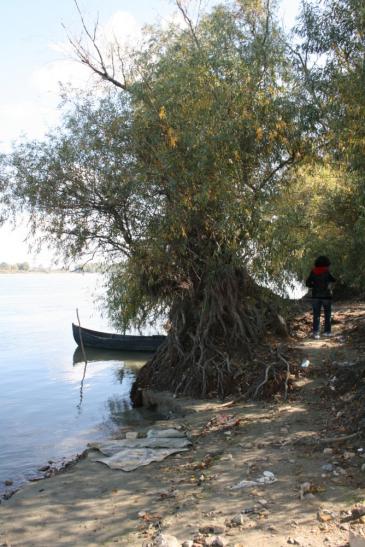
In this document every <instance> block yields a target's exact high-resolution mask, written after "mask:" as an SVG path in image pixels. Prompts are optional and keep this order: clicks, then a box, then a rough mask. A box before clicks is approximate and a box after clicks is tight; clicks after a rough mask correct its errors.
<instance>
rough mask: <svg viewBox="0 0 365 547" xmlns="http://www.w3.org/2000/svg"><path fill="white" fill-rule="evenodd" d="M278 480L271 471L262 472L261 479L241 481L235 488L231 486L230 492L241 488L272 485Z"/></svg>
mask: <svg viewBox="0 0 365 547" xmlns="http://www.w3.org/2000/svg"><path fill="white" fill-rule="evenodd" d="M277 480H278V479H277V478H276V477H275V475H274V473H272V472H271V471H264V472H263V474H262V475H261V477H258V478H257V479H256V480H254V481H246V480H243V481H241V482H239V483H238V484H236V485H235V486H231V487H230V488H231V490H239V489H241V488H249V487H250V486H258V485H261V484H272V483H274V482H276V481H277Z"/></svg>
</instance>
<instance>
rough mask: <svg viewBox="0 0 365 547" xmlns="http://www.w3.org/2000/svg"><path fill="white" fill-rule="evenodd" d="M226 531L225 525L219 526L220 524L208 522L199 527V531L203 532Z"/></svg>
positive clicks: (220, 532) (216, 532) (222, 532)
mask: <svg viewBox="0 0 365 547" xmlns="http://www.w3.org/2000/svg"><path fill="white" fill-rule="evenodd" d="M225 531H226V527H225V526H219V525H218V524H214V523H212V524H206V525H205V526H201V527H200V528H199V532H200V533H201V534H217V535H219V534H224V532H225Z"/></svg>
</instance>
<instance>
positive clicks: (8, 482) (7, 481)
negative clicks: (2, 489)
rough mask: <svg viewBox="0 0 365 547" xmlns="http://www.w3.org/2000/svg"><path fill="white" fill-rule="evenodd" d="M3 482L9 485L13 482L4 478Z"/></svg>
mask: <svg viewBox="0 0 365 547" xmlns="http://www.w3.org/2000/svg"><path fill="white" fill-rule="evenodd" d="M4 484H5V486H11V485H12V484H13V481H11V480H6V481H4Z"/></svg>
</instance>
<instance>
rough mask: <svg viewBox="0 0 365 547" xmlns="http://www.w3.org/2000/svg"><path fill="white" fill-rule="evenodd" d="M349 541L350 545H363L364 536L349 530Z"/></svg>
mask: <svg viewBox="0 0 365 547" xmlns="http://www.w3.org/2000/svg"><path fill="white" fill-rule="evenodd" d="M349 543H350V547H365V538H364V536H360V535H358V534H354V532H350V537H349Z"/></svg>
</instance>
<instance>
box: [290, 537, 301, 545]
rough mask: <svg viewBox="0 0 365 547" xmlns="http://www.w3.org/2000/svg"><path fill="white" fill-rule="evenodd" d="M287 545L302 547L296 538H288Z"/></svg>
mask: <svg viewBox="0 0 365 547" xmlns="http://www.w3.org/2000/svg"><path fill="white" fill-rule="evenodd" d="M287 543H289V545H300V542H299V541H298V540H297V539H295V538H288V541H287Z"/></svg>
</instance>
